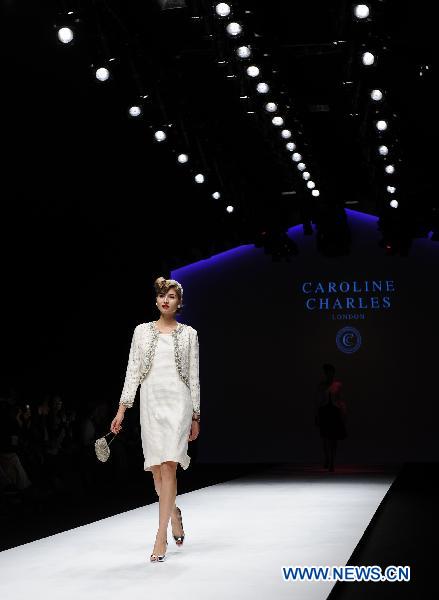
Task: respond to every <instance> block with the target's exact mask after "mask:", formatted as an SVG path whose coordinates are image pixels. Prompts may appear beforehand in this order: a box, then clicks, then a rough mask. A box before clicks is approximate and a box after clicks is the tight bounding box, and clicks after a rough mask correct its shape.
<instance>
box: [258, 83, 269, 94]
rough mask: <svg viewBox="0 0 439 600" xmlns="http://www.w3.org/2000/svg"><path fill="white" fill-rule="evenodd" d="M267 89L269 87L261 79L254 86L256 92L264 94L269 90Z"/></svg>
mask: <svg viewBox="0 0 439 600" xmlns="http://www.w3.org/2000/svg"><path fill="white" fill-rule="evenodd" d="M269 89H270V87H269V86H268V85H267V84H266V83H264V82H263V81H261V82H260V83H258V85H257V86H256V91H257V92H258V94H266V93H267V92H268V91H269Z"/></svg>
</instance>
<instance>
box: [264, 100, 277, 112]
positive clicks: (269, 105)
mask: <svg viewBox="0 0 439 600" xmlns="http://www.w3.org/2000/svg"><path fill="white" fill-rule="evenodd" d="M265 110H266V111H267V112H276V111H277V104H275V103H274V102H267V104H266V105H265Z"/></svg>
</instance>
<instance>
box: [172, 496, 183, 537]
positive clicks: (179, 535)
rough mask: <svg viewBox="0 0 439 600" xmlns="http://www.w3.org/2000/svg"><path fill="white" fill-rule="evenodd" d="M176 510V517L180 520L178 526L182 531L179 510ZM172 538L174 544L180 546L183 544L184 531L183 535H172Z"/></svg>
mask: <svg viewBox="0 0 439 600" xmlns="http://www.w3.org/2000/svg"><path fill="white" fill-rule="evenodd" d="M176 508H177V510H178V516H179V519H180V524H181V528H182V529H183V519H182V518H181V510H180V509H179V508H178V506H177V507H176ZM172 537H173V538H174V540H175V543H176V544H177V546H182V545H183V542H184V530H183V535H174V534H172Z"/></svg>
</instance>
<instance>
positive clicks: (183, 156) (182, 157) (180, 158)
mask: <svg viewBox="0 0 439 600" xmlns="http://www.w3.org/2000/svg"><path fill="white" fill-rule="evenodd" d="M177 160H178V162H179V163H180V164H182V165H183V164H184V163H187V161H188V160H189V156H188V155H187V154H179V155H178V156H177Z"/></svg>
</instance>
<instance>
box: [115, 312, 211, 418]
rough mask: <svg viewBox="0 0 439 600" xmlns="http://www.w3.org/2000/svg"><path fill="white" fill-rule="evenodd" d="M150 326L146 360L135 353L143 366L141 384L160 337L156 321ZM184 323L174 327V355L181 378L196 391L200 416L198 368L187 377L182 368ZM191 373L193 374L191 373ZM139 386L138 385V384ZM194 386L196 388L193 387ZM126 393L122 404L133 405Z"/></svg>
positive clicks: (150, 364) (196, 402) (195, 395)
mask: <svg viewBox="0 0 439 600" xmlns="http://www.w3.org/2000/svg"><path fill="white" fill-rule="evenodd" d="M148 326H149V328H150V333H151V336H152V340H151V343H150V344H148V350H147V354H146V357H145V361H142V360H141V359H140V356H139V355H138V354H137V355H135V356H136V358H135V360H136V361H138V363H139V364H140V365H141V366H142V368H143V370H142V371H141V372H140V374H139V379H138V382H139V383H140V384H141V383H142V382H143V381H144V379H145V377H146V376H147V375H148V373H149V371H150V369H151V366H152V361H153V358H154V354H155V349H156V346H157V342H158V337H159V335H160V332H159V330H158V329H157V328H156V326H155V322H154V321H151V322H150V323H149V324H148ZM184 327H185V326H184V325H183V324H182V323H178V325H177V327H176V328H175V329H174V331H173V332H172V337H173V342H174V357H175V365H176V367H177V372H178V374H179V376H180V378H181V380H182V381H183V382H184V383H185V384H186V386H187V387H188V388H189V389H190V390H191V393H193V392H194V394H193V395H194V399H193V403H194V406H193V414H194V416H199V415H200V402H199V382H198V368H197V373H196V376H195V377H192V379H191V377H189V378H188V377H187V376H186V375H185V373H184V372H183V369H182V364H181V361H182V356H181V351H180V346H179V340H178V336H179V334H180V333H181V332H182V331H183V329H184ZM133 344H134V339H133ZM133 348H135V345H133ZM196 359H197V361H198V353H197V357H196ZM197 365H198V363H197ZM190 375H191V374H190ZM136 387H137V385H136ZM192 388H194V389H192ZM123 396H124V393H122V399H121V401H120V402H119V403H120V404H125V405H126V406H128V407H131V406H132V405H133V401H130V400H128V401H125V400H124V398H123Z"/></svg>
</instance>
